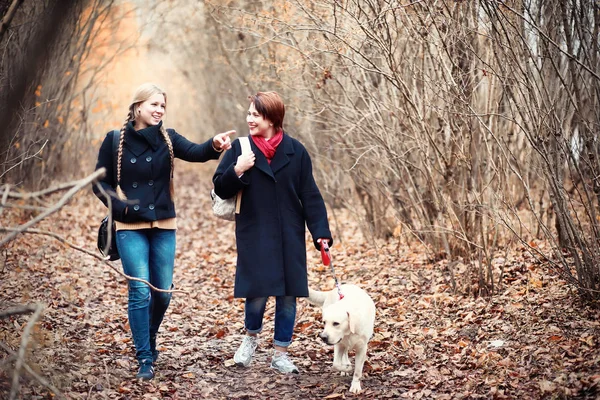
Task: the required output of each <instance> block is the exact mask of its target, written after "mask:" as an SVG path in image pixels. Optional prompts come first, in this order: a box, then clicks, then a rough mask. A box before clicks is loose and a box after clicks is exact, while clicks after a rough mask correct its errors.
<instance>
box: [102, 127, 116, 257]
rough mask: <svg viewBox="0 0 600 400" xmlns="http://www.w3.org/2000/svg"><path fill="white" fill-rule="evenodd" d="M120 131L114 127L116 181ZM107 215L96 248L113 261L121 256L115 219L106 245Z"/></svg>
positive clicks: (114, 180) (114, 172) (114, 175)
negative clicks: (108, 244)
mask: <svg viewBox="0 0 600 400" xmlns="http://www.w3.org/2000/svg"><path fill="white" fill-rule="evenodd" d="M120 136H121V131H119V130H117V129H115V131H114V132H113V146H112V151H113V153H112V154H113V177H114V179H113V182H115V184H116V183H117V162H116V159H117V153H118V151H119V138H120ZM108 229H109V228H108V216H106V217H104V219H103V220H102V222H101V223H100V228H98V250H100V253H101V254H102V255H103V256H104V257H108V259H109V260H110V261H115V260H118V259H119V258H121V257H120V256H119V250H118V249H117V232H116V230H115V221H113V222H112V226H111V227H110V230H111V231H110V238H111V239H110V246H107V242H108Z"/></svg>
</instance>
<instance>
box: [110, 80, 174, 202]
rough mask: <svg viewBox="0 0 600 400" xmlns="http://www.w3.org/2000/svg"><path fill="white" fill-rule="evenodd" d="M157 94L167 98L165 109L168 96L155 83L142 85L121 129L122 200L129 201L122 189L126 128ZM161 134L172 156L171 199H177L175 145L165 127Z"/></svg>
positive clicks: (118, 170)
mask: <svg viewBox="0 0 600 400" xmlns="http://www.w3.org/2000/svg"><path fill="white" fill-rule="evenodd" d="M155 94H162V95H163V96H164V98H165V109H166V104H167V94H166V93H165V92H164V91H163V90H162V89H161V88H159V87H158V86H156V85H155V84H153V83H144V84H142V85H140V86H139V87H138V88H137V89H136V90H135V92H134V94H133V99H132V100H131V104H130V105H129V112H128V113H127V118H125V123H124V124H123V126H122V127H121V136H120V138H119V150H118V155H117V195H118V196H119V198H120V199H121V200H125V199H127V196H126V195H125V192H123V189H121V159H122V157H123V144H124V143H125V128H126V127H127V124H128V123H129V122H130V121H134V120H135V107H136V106H137V105H139V104H140V103H143V102H144V101H146V100H148V99H149V98H150V97H152V96H154V95H155ZM160 133H161V135H162V137H163V139H164V141H165V143H166V144H167V147H168V148H169V155H170V156H171V179H170V183H169V192H170V194H171V199H174V198H175V188H174V185H173V170H174V169H175V154H174V153H173V143H171V139H170V138H169V134H168V133H167V130H166V129H165V127H164V125H161V126H160Z"/></svg>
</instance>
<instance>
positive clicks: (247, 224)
mask: <svg viewBox="0 0 600 400" xmlns="http://www.w3.org/2000/svg"><path fill="white" fill-rule="evenodd" d="M250 146H251V149H252V151H253V152H254V154H255V155H256V161H255V164H254V166H253V167H252V168H250V169H249V170H248V171H246V172H245V173H243V174H242V176H241V177H238V176H237V174H236V173H235V171H234V166H235V163H236V162H237V158H238V156H239V155H240V154H241V146H240V142H239V140H234V141H233V143H232V148H231V149H230V150H228V151H227V152H226V153H225V155H224V156H223V158H222V160H221V162H220V163H219V166H218V167H217V170H216V171H215V174H214V176H213V184H214V189H215V193H216V194H217V195H218V196H219V197H221V198H223V199H228V198H231V197H233V196H235V194H236V193H237V192H238V191H239V190H240V189H243V195H242V202H241V208H240V213H239V214H237V215H236V217H235V236H236V245H237V265H236V273H235V288H234V297H243V298H254V297H267V296H295V297H307V296H308V276H307V270H306V268H307V267H306V242H305V237H306V236H305V235H306V227H308V230H309V232H310V233H311V235H312V238H313V241H314V244H315V247H316V248H317V249H319V248H320V247H318V244H317V243H316V240H317V239H319V238H327V239H330V241H331V239H332V237H331V232H330V230H329V222H328V220H327V209H326V207H325V202H324V201H323V197H322V196H321V192H320V191H319V188H318V187H317V185H316V183H315V180H314V177H313V173H312V162H311V159H310V156H309V154H308V152H307V151H306V149H305V148H304V146H303V145H302V144H301V143H300V142H299V141H298V140H296V139H293V138H291V137H290V136H288V135H287V134H284V135H283V140H282V141H281V143H280V144H279V146H278V147H277V151H276V152H275V155H274V156H273V159H272V161H271V164H270V165H269V163H268V161H267V159H266V157H265V156H264V155H263V153H262V152H261V151H260V150H259V149H258V147H256V145H255V144H254V143H253V142H252V139H250Z"/></svg>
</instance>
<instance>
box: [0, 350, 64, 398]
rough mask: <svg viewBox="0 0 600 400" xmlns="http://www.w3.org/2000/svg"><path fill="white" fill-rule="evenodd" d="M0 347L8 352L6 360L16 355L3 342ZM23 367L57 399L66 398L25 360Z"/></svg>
mask: <svg viewBox="0 0 600 400" xmlns="http://www.w3.org/2000/svg"><path fill="white" fill-rule="evenodd" d="M0 347H2V349H3V350H4V351H6V352H7V353H8V355H9V357H7V361H8V359H10V358H16V357H17V353H15V352H14V351H12V350H11V349H10V348H9V347H8V346H7V345H5V344H4V343H2V342H0ZM23 369H25V371H27V373H28V374H29V375H31V376H32V377H33V378H34V379H35V380H36V381H38V382H39V383H40V384H41V385H42V386H44V387H45V388H46V389H48V390H50V391H51V392H52V393H53V394H54V395H55V396H56V397H57V398H59V399H66V396H65V395H64V394H62V393H61V391H60V390H58V389H57V388H56V387H55V386H54V385H53V384H51V383H50V382H48V381H47V380H45V379H44V378H43V377H42V376H41V375H39V374H38V373H37V372H35V371H34V370H33V369H32V368H31V367H30V366H29V364H27V363H26V362H23Z"/></svg>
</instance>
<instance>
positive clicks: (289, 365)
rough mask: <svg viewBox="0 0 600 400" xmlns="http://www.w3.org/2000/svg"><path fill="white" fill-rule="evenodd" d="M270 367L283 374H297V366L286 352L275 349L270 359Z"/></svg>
mask: <svg viewBox="0 0 600 400" xmlns="http://www.w3.org/2000/svg"><path fill="white" fill-rule="evenodd" d="M271 368H274V369H276V370H277V371H279V372H281V373H284V374H298V373H299V371H298V368H296V366H295V365H294V363H293V362H292V361H291V360H290V358H289V357H288V353H287V352H283V351H278V350H275V352H274V353H273V358H272V359H271Z"/></svg>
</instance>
